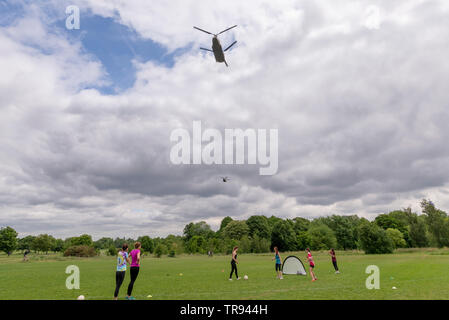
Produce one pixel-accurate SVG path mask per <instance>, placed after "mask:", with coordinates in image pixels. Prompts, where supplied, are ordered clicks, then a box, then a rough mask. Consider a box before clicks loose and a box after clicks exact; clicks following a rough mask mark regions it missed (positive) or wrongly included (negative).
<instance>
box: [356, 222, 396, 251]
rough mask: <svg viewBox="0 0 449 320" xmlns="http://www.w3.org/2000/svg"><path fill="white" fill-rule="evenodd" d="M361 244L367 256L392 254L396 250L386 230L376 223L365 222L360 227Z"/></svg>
mask: <svg viewBox="0 0 449 320" xmlns="http://www.w3.org/2000/svg"><path fill="white" fill-rule="evenodd" d="M359 242H360V247H361V248H362V249H363V250H364V251H365V253H366V254H381V253H392V252H393V250H394V246H393V242H392V241H391V239H390V238H389V237H388V236H387V233H386V232H385V230H384V229H382V228H381V227H379V226H378V225H377V224H375V223H370V222H364V223H362V224H361V225H360V226H359Z"/></svg>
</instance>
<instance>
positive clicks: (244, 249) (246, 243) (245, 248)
mask: <svg viewBox="0 0 449 320" xmlns="http://www.w3.org/2000/svg"><path fill="white" fill-rule="evenodd" d="M239 251H240V252H241V253H251V240H250V239H249V238H248V236H247V235H245V236H243V237H242V238H241V239H240V241H239Z"/></svg>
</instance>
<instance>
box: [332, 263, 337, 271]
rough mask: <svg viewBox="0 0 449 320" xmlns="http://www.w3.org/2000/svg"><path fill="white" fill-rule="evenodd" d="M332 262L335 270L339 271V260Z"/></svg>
mask: <svg viewBox="0 0 449 320" xmlns="http://www.w3.org/2000/svg"><path fill="white" fill-rule="evenodd" d="M332 264H333V265H334V268H335V271H338V267H337V261H332Z"/></svg>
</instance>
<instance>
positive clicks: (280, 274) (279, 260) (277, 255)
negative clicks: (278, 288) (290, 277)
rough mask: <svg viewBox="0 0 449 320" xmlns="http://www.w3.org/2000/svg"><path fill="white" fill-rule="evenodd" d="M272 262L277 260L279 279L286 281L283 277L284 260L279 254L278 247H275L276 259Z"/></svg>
mask: <svg viewBox="0 0 449 320" xmlns="http://www.w3.org/2000/svg"><path fill="white" fill-rule="evenodd" d="M271 260H276V272H277V277H278V278H279V279H281V280H282V279H284V278H283V277H282V259H281V255H280V253H279V250H278V247H274V258H273V259H271Z"/></svg>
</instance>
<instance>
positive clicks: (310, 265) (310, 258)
mask: <svg viewBox="0 0 449 320" xmlns="http://www.w3.org/2000/svg"><path fill="white" fill-rule="evenodd" d="M307 261H309V267H310V268H309V271H310V275H311V276H312V281H316V280H317V278H316V277H315V273H314V272H313V268H315V262H313V257H312V253H311V252H310V249H309V248H307Z"/></svg>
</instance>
